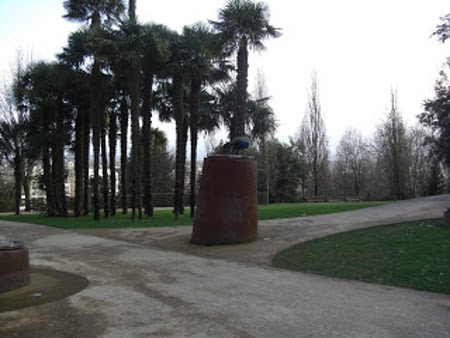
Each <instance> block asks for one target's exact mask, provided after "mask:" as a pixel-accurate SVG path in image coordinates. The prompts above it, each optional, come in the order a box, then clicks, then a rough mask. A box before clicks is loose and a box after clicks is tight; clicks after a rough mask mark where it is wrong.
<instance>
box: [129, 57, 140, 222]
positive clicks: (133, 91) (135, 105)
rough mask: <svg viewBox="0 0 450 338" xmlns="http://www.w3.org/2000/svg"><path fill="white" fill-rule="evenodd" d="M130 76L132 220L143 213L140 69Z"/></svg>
mask: <svg viewBox="0 0 450 338" xmlns="http://www.w3.org/2000/svg"><path fill="white" fill-rule="evenodd" d="M130 68H131V69H130V75H129V92H130V101H131V109H130V112H131V170H132V177H131V185H132V189H131V220H132V221H134V220H135V219H136V209H138V213H139V215H141V213H142V208H141V206H142V202H141V183H142V182H141V179H140V177H139V174H140V170H139V166H140V158H139V143H140V142H139V99H140V96H139V67H138V66H137V65H132V66H131V67H130Z"/></svg>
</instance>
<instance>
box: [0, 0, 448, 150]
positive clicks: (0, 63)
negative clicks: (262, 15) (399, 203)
mask: <svg viewBox="0 0 450 338" xmlns="http://www.w3.org/2000/svg"><path fill="white" fill-rule="evenodd" d="M62 3H63V1H62V0H39V1H36V0H34V1H33V0H0V46H1V53H0V74H5V73H7V71H8V70H9V69H10V65H11V64H12V63H13V62H14V59H15V54H16V49H17V48H21V49H23V50H25V51H28V52H32V54H33V59H34V60H35V61H36V60H41V59H45V60H54V59H55V54H57V53H59V52H60V51H61V50H62V47H63V46H64V45H66V43H67V37H68V35H69V33H70V32H71V31H74V30H76V29H77V27H78V26H79V25H78V24H76V23H70V22H68V21H67V20H65V19H63V18H62V15H63V14H64V9H63V6H62ZM225 3H226V0H190V1H186V0H165V1H150V0H137V12H138V18H139V20H140V21H141V22H150V21H152V22H156V23H161V24H165V25H167V26H169V27H170V28H172V29H176V30H178V31H181V29H182V27H183V26H184V25H190V24H193V23H195V22H198V21H207V20H208V19H212V20H215V19H217V13H218V10H219V9H220V8H222V7H223V6H224V5H225ZM265 3H266V4H268V5H269V7H270V10H271V23H272V25H274V26H276V27H280V28H282V29H283V35H282V37H280V38H278V39H275V40H270V41H267V42H266V46H267V50H266V51H265V52H262V53H252V54H251V57H250V69H249V73H250V78H249V90H250V92H252V91H253V89H254V87H255V81H256V80H255V78H256V73H257V71H258V69H260V70H261V71H262V72H263V74H264V77H265V81H266V85H267V90H268V93H269V95H270V96H271V97H272V100H271V105H272V107H273V109H274V111H275V114H276V116H277V120H278V123H279V128H278V132H277V134H276V136H277V137H278V138H279V139H280V140H281V141H286V142H287V141H288V138H289V136H293V135H294V134H295V133H296V132H297V129H298V127H299V126H300V123H301V121H302V118H303V114H304V112H305V108H306V103H307V90H308V88H309V86H310V81H311V74H312V73H313V72H314V71H315V72H316V73H317V79H318V85H319V91H320V102H321V105H322V112H323V114H324V117H325V124H326V128H327V135H328V137H329V140H330V148H331V150H332V152H334V147H335V146H336V144H337V143H338V141H339V139H340V137H341V136H342V134H343V132H344V131H345V129H346V128H349V127H355V128H357V129H360V130H361V131H362V132H363V133H364V134H366V135H369V134H370V133H371V132H373V130H374V127H375V125H376V124H378V123H380V122H381V121H382V120H383V119H384V117H385V114H386V111H387V108H388V106H389V95H390V90H391V88H395V89H397V91H398V103H399V107H400V110H401V112H402V113H403V116H404V118H405V120H406V121H407V122H408V123H409V124H415V123H416V118H415V116H416V115H417V114H419V113H420V112H421V111H422V102H423V101H424V100H425V99H427V98H430V97H432V96H433V93H434V90H433V87H434V83H435V80H436V79H437V77H438V72H439V70H440V68H441V66H442V64H443V62H444V61H445V58H446V56H450V49H449V46H450V44H445V45H443V44H441V43H439V42H438V41H437V39H436V38H435V37H433V38H431V37H430V35H431V34H432V33H433V31H434V30H435V28H436V25H437V24H439V23H440V21H439V18H440V17H441V16H443V15H445V14H447V13H449V12H450V6H449V3H448V0H416V1H408V0H377V1H367V0H366V1H363V0H340V1H336V0H314V1H295V0H266V1H265ZM0 79H1V77H0ZM163 129H164V130H166V131H167V132H168V136H169V138H170V139H171V146H172V147H173V144H174V137H173V135H174V126H173V125H166V126H165V127H163ZM225 137H226V136H225V134H223V133H222V134H219V135H218V136H217V137H216V139H217V141H219V140H220V139H224V138H225ZM199 146H200V148H201V149H199V150H200V155H201V156H203V155H204V146H203V144H202V142H199Z"/></svg>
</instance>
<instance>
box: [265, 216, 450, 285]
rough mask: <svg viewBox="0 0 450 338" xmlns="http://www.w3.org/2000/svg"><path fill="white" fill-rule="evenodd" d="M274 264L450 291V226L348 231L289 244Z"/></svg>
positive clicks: (427, 224) (411, 224)
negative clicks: (290, 245) (293, 244)
mask: <svg viewBox="0 0 450 338" xmlns="http://www.w3.org/2000/svg"><path fill="white" fill-rule="evenodd" d="M272 265H273V266H275V267H279V268H284V269H289V270H296V271H302V272H307V273H314V274H320V275H326V276H332V277H339V278H347V279H354V280H360V281H366V282H371V283H379V284H386V285H394V286H402V287H408V288H412V289H418V290H427V291H432V292H439V293H450V228H446V227H443V226H442V220H424V221H416V222H408V223H399V224H392V225H385V226H379V227H374V228H369V229H363V230H356V231H350V232H345V233H341V234H336V235H331V236H327V237H323V238H319V239H316V240H313V241H309V242H305V243H301V244H297V245H295V246H293V247H291V248H288V249H286V250H284V251H282V252H280V253H278V254H277V255H276V256H275V257H274V258H273V261H272Z"/></svg>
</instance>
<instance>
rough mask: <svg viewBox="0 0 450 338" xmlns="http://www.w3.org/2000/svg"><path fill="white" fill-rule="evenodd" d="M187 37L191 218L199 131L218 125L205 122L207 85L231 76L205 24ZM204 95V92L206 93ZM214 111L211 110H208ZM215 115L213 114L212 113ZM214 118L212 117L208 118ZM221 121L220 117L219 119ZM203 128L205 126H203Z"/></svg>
mask: <svg viewBox="0 0 450 338" xmlns="http://www.w3.org/2000/svg"><path fill="white" fill-rule="evenodd" d="M183 38H184V41H185V45H186V49H187V53H188V54H189V58H188V59H187V62H186V68H187V75H188V76H189V82H190V83H189V89H190V92H189V128H190V136H191V172H190V198H189V201H190V207H191V212H190V215H191V217H194V209H195V193H196V183H197V182H196V181H197V175H196V173H197V139H198V132H199V130H201V129H203V128H204V127H206V128H207V129H210V128H214V126H215V124H213V125H208V124H205V119H202V117H205V114H201V113H203V112H204V110H202V108H204V105H202V99H204V98H206V97H207V95H206V93H202V90H203V88H204V87H205V85H207V84H211V83H214V82H215V81H223V80H225V79H227V75H228V74H227V70H226V68H225V67H222V68H220V67H219V66H221V65H222V66H224V62H223V60H222V59H221V56H222V55H221V54H222V53H221V50H220V49H218V48H215V47H216V46H217V45H216V44H215V35H214V34H213V32H212V31H211V30H210V29H209V28H208V27H207V26H206V25H204V24H201V23H199V24H196V25H194V26H191V27H184V29H183ZM202 94H203V95H202ZM208 113H209V114H211V111H208ZM209 114H208V115H209ZM211 117H212V116H211ZM208 120H209V121H212V119H208ZM216 120H217V119H216ZM202 127H203V128H202Z"/></svg>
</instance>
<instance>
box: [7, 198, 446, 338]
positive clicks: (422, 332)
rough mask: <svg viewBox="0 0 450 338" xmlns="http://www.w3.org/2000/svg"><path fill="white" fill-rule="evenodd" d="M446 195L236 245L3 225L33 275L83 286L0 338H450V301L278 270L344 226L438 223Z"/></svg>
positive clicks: (186, 230)
mask: <svg viewBox="0 0 450 338" xmlns="http://www.w3.org/2000/svg"><path fill="white" fill-rule="evenodd" d="M449 206H450V195H442V196H438V197H433V198H426V199H417V200H411V201H405V202H398V203H395V204H392V205H386V206H382V207H375V208H370V209H365V210H359V211H354V212H347V213H341V214H334V215H324V216H316V217H307V218H297V219H289V220H278V221H265V222H260V227H259V229H260V231H259V232H260V239H259V240H258V241H256V242H254V243H249V244H244V245H239V246H222V247H200V246H194V245H190V244H189V243H188V240H189V237H190V231H191V228H190V227H173V228H164V229H162V228H161V229H126V230H123V229H121V230H101V231H91V232H89V233H88V232H83V233H82V232H71V231H65V230H59V229H54V228H49V227H45V226H37V225H27V224H20V223H11V222H5V221H0V238H1V237H3V238H11V239H22V240H24V241H25V243H26V245H27V247H28V248H29V249H30V253H31V264H32V265H33V266H35V267H41V268H52V269H58V270H62V271H67V272H71V273H75V274H79V275H82V276H84V277H86V278H87V279H88V280H89V283H90V284H89V286H88V287H87V288H86V289H84V290H83V291H81V292H80V293H77V294H75V295H73V296H71V297H68V298H65V299H63V300H60V301H56V302H53V303H48V304H43V305H40V306H35V307H30V308H25V309H22V310H17V311H10V312H3V313H0V336H7V337H9V336H27V337H96V336H105V337H141V336H142V337H151V336H154V337H163V336H170V337H448V336H450V296H449V295H442V294H434V293H428V292H419V291H414V290H409V289H404V288H397V287H388V286H381V285H375V284H368V283H361V282H353V281H347V280H340V279H335V278H328V277H321V276H314V275H308V274H303V273H297V272H290V271H282V270H278V269H274V268H271V267H270V266H269V263H270V260H271V257H272V256H273V254H275V253H276V252H277V251H279V250H280V249H282V248H285V247H288V246H290V245H292V244H295V243H297V242H300V241H304V240H308V239H311V238H315V237H320V236H323V235H326V234H330V233H336V232H341V231H346V230H349V229H356V228H363V227H370V226H374V225H377V224H383V223H392V222H397V221H403V220H412V219H421V218H428V217H442V212H443V211H444V209H446V208H448V207H449Z"/></svg>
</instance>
